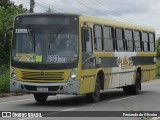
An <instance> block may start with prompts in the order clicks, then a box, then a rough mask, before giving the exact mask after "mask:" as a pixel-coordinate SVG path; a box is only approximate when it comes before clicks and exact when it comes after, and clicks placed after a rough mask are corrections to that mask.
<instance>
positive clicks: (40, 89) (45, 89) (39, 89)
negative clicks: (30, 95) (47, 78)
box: [37, 87, 48, 91]
mask: <svg viewBox="0 0 160 120" xmlns="http://www.w3.org/2000/svg"><path fill="white" fill-rule="evenodd" d="M37 91H48V87H37Z"/></svg>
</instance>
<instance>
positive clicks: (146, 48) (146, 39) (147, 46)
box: [142, 32, 149, 52]
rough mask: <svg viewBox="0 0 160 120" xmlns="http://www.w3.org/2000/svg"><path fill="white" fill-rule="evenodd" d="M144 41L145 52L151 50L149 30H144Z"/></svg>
mask: <svg viewBox="0 0 160 120" xmlns="http://www.w3.org/2000/svg"><path fill="white" fill-rule="evenodd" d="M142 42H143V51H145V52H147V51H149V45H148V33H147V32H142Z"/></svg>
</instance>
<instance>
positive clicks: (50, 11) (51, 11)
mask: <svg viewBox="0 0 160 120" xmlns="http://www.w3.org/2000/svg"><path fill="white" fill-rule="evenodd" d="M46 12H47V13H54V11H53V10H52V9H51V8H50V7H48V10H47V11H46Z"/></svg>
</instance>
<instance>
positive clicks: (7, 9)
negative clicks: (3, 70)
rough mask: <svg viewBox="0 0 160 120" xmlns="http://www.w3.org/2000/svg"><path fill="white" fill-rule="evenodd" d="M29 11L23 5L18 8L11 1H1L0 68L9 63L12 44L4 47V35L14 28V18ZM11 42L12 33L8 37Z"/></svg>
mask: <svg viewBox="0 0 160 120" xmlns="http://www.w3.org/2000/svg"><path fill="white" fill-rule="evenodd" d="M26 12H28V10H27V9H25V8H23V6H22V5H19V6H16V5H15V4H14V3H13V2H11V1H10V0H0V67H1V65H2V64H8V63H9V57H10V49H9V48H10V44H9V45H8V48H6V47H5V46H4V34H5V32H6V31H7V29H8V28H11V27H12V26H13V21H14V18H15V16H16V15H17V14H19V13H26ZM8 38H9V39H10V41H11V31H10V33H9V35H8Z"/></svg>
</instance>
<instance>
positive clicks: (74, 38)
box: [12, 26, 78, 64]
mask: <svg viewBox="0 0 160 120" xmlns="http://www.w3.org/2000/svg"><path fill="white" fill-rule="evenodd" d="M77 57H78V28H76V27H64V26H59V27H55V28H24V29H15V40H14V47H13V50H12V58H13V61H16V62H23V63H43V64H61V63H71V62H74V61H75V60H77Z"/></svg>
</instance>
